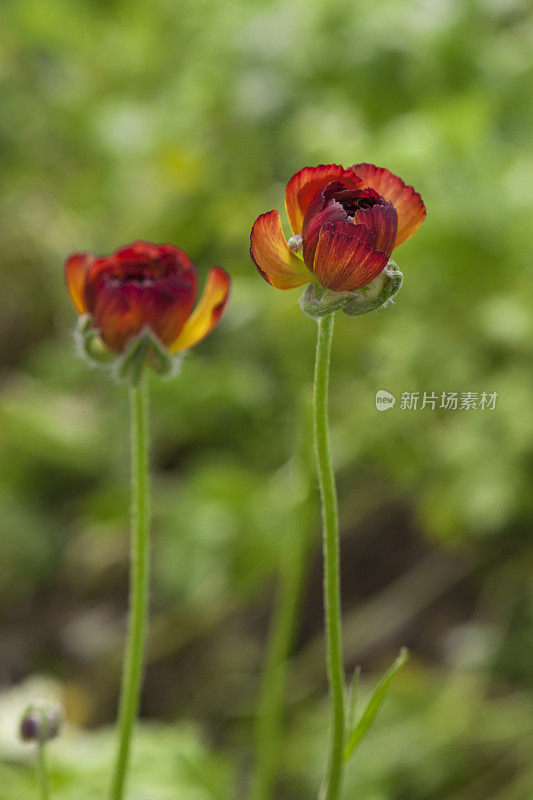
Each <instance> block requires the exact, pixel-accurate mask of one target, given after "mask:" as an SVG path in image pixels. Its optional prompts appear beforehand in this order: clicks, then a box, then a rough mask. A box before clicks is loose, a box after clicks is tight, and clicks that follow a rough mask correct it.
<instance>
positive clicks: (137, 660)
mask: <svg viewBox="0 0 533 800" xmlns="http://www.w3.org/2000/svg"><path fill="white" fill-rule="evenodd" d="M130 414H131V551H130V598H129V619H128V633H127V642H126V650H125V654H124V665H123V673H122V686H121V692H120V703H119V711H118V750H117V757H116V762H115V769H114V773H113V782H112V785H111V793H110V798H111V800H122V798H123V796H124V789H125V783H126V778H127V773H128V765H129V756H130V745H131V737H132V733H133V727H134V725H135V720H136V719H137V714H138V710H139V698H140V693H141V685H142V677H143V662H144V650H145V640H146V628H147V613H148V581H149V557H150V551H149V547H150V543H149V536H150V524H149V518H150V505H149V474H148V390H147V387H146V383H145V382H144V380H142V381H141V383H140V384H139V385H138V386H135V387H132V388H130Z"/></svg>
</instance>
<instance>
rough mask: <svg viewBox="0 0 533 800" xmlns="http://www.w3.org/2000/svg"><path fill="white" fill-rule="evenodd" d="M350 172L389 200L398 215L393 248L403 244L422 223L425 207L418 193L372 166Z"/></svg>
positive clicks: (398, 179)
mask: <svg viewBox="0 0 533 800" xmlns="http://www.w3.org/2000/svg"><path fill="white" fill-rule="evenodd" d="M352 171H353V173H354V174H355V175H357V177H359V178H361V179H362V181H363V184H364V186H365V187H366V186H367V187H369V188H371V189H375V191H376V192H378V193H379V194H380V195H381V196H382V197H384V198H385V200H389V201H390V202H391V203H392V204H393V206H394V208H395V209H396V212H397V214H398V232H397V234H396V242H395V245H394V246H395V247H399V245H401V244H403V242H405V241H407V239H409V237H410V236H412V235H413V233H415V232H416V231H417V230H418V228H419V227H420V226H421V225H422V223H423V222H424V219H425V217H426V207H425V205H424V203H423V202H422V198H421V196H420V195H419V193H418V192H415V190H414V189H413V187H412V186H408V185H407V184H406V183H404V181H403V180H402V179H401V178H399V177H398V176H397V175H394V173H393V172H390V171H389V170H388V169H385V168H384V167H376V166H375V165H374V164H356V165H355V166H354V167H352Z"/></svg>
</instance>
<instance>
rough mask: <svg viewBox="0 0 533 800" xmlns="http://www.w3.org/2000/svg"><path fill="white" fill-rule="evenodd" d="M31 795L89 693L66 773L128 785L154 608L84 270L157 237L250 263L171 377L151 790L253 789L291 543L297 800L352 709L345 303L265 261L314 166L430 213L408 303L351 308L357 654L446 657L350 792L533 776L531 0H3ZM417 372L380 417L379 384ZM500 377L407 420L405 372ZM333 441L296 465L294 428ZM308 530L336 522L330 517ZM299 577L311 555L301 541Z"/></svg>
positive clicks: (11, 768) (11, 676) (14, 487)
mask: <svg viewBox="0 0 533 800" xmlns="http://www.w3.org/2000/svg"><path fill="white" fill-rule="evenodd" d="M1 10H2V17H3V24H2V26H1V29H0V75H1V82H2V114H1V116H0V159H1V168H2V173H3V180H2V192H1V197H0V207H1V216H2V226H1V229H0V245H1V251H2V282H3V289H2V296H3V298H4V299H3V302H2V304H1V307H0V350H1V356H0V357H1V365H2V366H1V390H0V448H1V458H0V526H1V532H0V564H1V569H0V631H1V635H0V683H1V690H0V754H1V762H0V798H1V800H27V798H30V797H32V796H33V791H34V785H33V781H34V778H33V773H32V768H31V760H32V753H31V747H30V748H28V746H26V747H23V746H22V745H20V744H19V743H18V742H17V737H16V725H17V718H18V715H19V713H20V711H21V710H22V709H23V707H24V705H25V704H26V702H28V701H31V700H33V699H34V698H35V697H36V696H38V695H40V694H42V693H45V694H48V695H50V696H58V697H60V699H61V700H62V702H63V703H64V705H65V707H66V711H67V717H68V720H69V728H68V730H67V732H66V734H65V736H64V737H63V738H62V739H61V740H60V741H58V742H56V743H54V744H53V745H52V747H51V748H50V758H51V762H52V765H53V771H54V775H53V789H54V794H53V797H54V798H57V800H93V799H94V798H100V797H101V796H102V792H103V787H104V786H105V785H106V781H107V773H108V769H109V763H110V759H111V755H112V738H111V737H112V734H111V729H110V725H111V723H112V721H113V718H114V714H115V703H116V697H117V691H118V679H119V670H120V657H121V649H122V641H123V633H124V622H125V616H124V615H125V609H126V598H127V545H128V518H127V506H128V469H129V467H128V419H127V397H126V394H125V391H124V389H123V387H120V386H116V385H113V384H112V383H111V382H110V381H109V380H108V379H107V377H106V376H105V374H104V373H103V372H100V371H97V370H89V369H88V368H87V366H86V364H85V363H84V362H83V361H82V360H81V359H79V358H78V357H77V356H76V354H75V352H74V349H73V346H72V336H71V331H72V329H73V326H74V323H75V313H74V311H73V309H72V307H71V305H70V302H69V299H68V297H67V294H66V292H65V289H64V286H63V273H62V269H63V267H62V265H63V261H64V258H65V256H66V255H67V254H68V253H69V252H70V251H72V250H80V249H88V250H92V251H94V252H97V253H107V252H110V251H111V250H113V249H115V248H116V247H117V246H119V245H121V244H124V243H126V242H129V241H131V240H133V239H137V238H145V239H150V240H153V241H171V242H174V243H176V244H179V245H180V246H182V247H183V248H184V249H186V250H187V251H188V252H189V253H190V254H191V256H192V258H193V259H194V261H195V262H196V263H197V265H198V267H199V271H200V274H201V276H202V279H203V276H204V275H205V274H206V271H207V269H208V267H209V266H211V265H212V264H215V263H218V264H221V265H223V266H224V267H225V268H226V269H228V270H229V272H230V273H231V274H232V276H233V278H234V291H233V297H232V301H231V305H230V306H229V309H228V312H227V315H226V317H225V319H224V320H223V322H222V324H221V325H220V327H219V328H218V330H217V331H216V333H215V334H214V335H213V336H211V337H210V338H209V339H208V340H206V341H205V342H204V343H202V344H201V345H200V346H199V347H197V348H196V349H195V350H194V352H191V353H190V355H189V356H188V357H187V359H186V362H185V365H184V367H183V369H182V372H181V374H180V376H179V378H177V379H175V380H172V381H167V382H161V381H157V380H155V379H154V380H152V430H153V437H154V442H153V448H152V459H153V470H154V478H153V490H154V502H153V506H154V520H153V535H154V541H153V562H154V563H153V581H152V592H151V605H152V638H151V641H150V658H149V664H148V667H147V675H146V685H145V690H144V694H143V702H142V714H143V724H142V727H141V730H140V732H139V736H138V738H137V741H136V747H135V753H134V770H133V777H132V781H131V798H138V799H139V800H140V799H143V800H175V799H176V798H187V800H230V798H243V797H245V796H246V790H247V787H248V785H249V782H250V776H251V774H252V772H253V728H254V709H255V708H256V706H257V696H258V691H259V684H260V674H261V663H262V659H263V657H264V650H265V642H266V637H267V630H268V621H269V616H270V611H271V608H272V604H273V598H274V595H275V587H276V582H277V577H276V576H277V574H278V569H279V562H280V557H281V558H282V559H283V558H286V557H287V554H289V558H290V556H291V553H292V555H293V556H294V552H295V550H297V549H298V548H295V547H294V546H293V545H294V541H295V537H301V536H304V537H307V541H306V542H304V544H303V545H302V547H301V551H302V552H303V551H305V552H306V555H305V566H304V570H303V571H304V573H305V581H304V587H303V592H302V606H301V614H300V619H299V621H298V623H297V627H296V632H295V640H294V645H293V648H292V652H291V660H290V664H289V679H288V688H287V711H286V717H285V729H284V732H283V737H284V738H283V741H282V743H281V747H280V758H281V764H280V773H281V774H280V782H279V786H278V789H277V793H276V798H277V800H311V798H314V797H315V796H316V788H317V786H318V784H319V780H320V776H321V773H322V768H323V760H324V757H325V748H326V733H327V702H326V684H325V676H324V667H323V649H322V639H321V636H322V612H321V559H320V539H319V537H320V529H319V520H318V515H317V506H316V492H315V491H314V489H315V487H314V484H313V487H312V488H313V492H312V496H311V497H306V492H305V468H303V469H302V464H303V465H304V466H305V463H306V459H305V448H304V447H303V446H302V430H304V429H305V422H306V420H307V415H308V397H309V393H310V388H311V386H310V382H311V377H312V364H313V355H314V353H313V348H314V337H315V324H314V322H313V321H312V320H310V319H308V318H306V317H304V316H303V315H302V313H301V312H300V310H299V308H298V306H297V302H296V301H297V298H298V294H299V291H298V290H295V291H292V292H280V291H276V290H274V289H272V288H271V287H269V286H268V285H267V284H266V283H264V282H263V281H262V280H261V279H260V278H259V277H258V275H257V273H256V272H255V270H254V268H253V266H252V264H251V262H250V260H249V257H248V235H249V229H250V227H251V224H252V222H253V220H254V219H255V217H256V216H257V215H258V214H259V213H261V212H263V211H266V210H269V209H271V208H276V207H277V208H279V209H280V210H281V209H282V208H283V190H284V185H285V183H286V181H287V180H288V178H289V177H290V176H291V175H292V173H293V172H295V171H297V170H298V169H300V168H301V167H302V166H304V165H314V164H317V163H321V162H323V163H329V162H337V163H343V164H345V165H350V164H353V163H356V162H359V161H371V162H374V163H376V164H380V165H386V166H388V167H389V168H390V169H392V170H393V171H395V172H397V173H398V174H400V175H401V176H402V177H403V178H404V179H405V180H406V181H407V182H408V183H412V184H413V185H414V186H415V187H416V189H417V190H418V191H420V192H421V194H422V196H423V198H424V201H425V202H426V205H427V207H428V218H427V221H426V222H425V224H424V225H423V227H422V228H421V229H420V231H419V233H418V234H417V235H416V236H415V237H414V238H413V239H412V240H410V241H409V243H408V244H406V245H404V246H403V247H402V248H401V249H400V250H399V251H397V253H396V254H395V258H396V261H397V262H398V264H399V266H400V268H401V269H402V270H403V272H404V274H405V285H404V288H403V289H402V291H401V294H400V295H399V297H398V300H397V303H396V305H395V306H394V308H393V309H391V310H387V311H383V312H380V313H378V314H375V315H370V316H368V317H363V318H360V319H356V320H350V319H348V318H347V317H344V316H342V315H339V318H338V320H337V324H336V335H335V341H334V354H333V374H332V397H331V419H332V436H333V445H334V454H335V464H336V469H337V475H338V484H339V497H340V511H341V522H342V546H343V568H342V579H343V595H344V612H345V622H346V666H347V669H352V668H353V667H354V666H355V665H356V664H362V666H363V669H364V673H363V674H364V677H363V681H362V692H363V694H365V693H367V692H368V690H369V688H370V687H371V686H372V685H373V683H374V681H375V679H376V676H377V675H378V674H379V673H380V672H381V671H382V669H383V668H384V667H385V666H386V665H387V664H388V663H390V661H391V660H392V658H393V657H394V656H395V654H396V653H397V651H398V648H399V646H400V645H402V644H406V645H408V646H409V648H410V650H411V659H410V661H409V663H408V665H407V667H406V668H405V669H404V670H403V672H402V673H401V675H400V676H399V677H398V679H397V681H396V683H395V684H394V687H393V690H392V692H391V694H390V696H389V698H388V700H387V704H386V706H385V707H384V709H383V713H382V714H381V716H380V718H379V720H378V722H377V723H376V725H375V726H374V728H373V729H372V732H371V734H370V736H369V738H368V739H367V740H366V741H365V743H364V744H363V746H362V748H361V750H360V751H359V753H358V754H357V755H356V757H355V758H354V760H353V762H352V763H351V764H350V766H349V768H348V772H347V776H346V786H345V792H344V795H343V797H344V798H345V800H352V798H353V799H354V800H355V798H357V800H400V799H401V800H488V799H490V800H530V799H531V797H533V761H532V759H531V755H532V751H533V585H532V582H531V569H532V566H533V547H532V543H531V537H530V530H531V521H532V515H533V508H532V494H531V478H532V476H531V471H532V466H533V415H532V413H531V398H532V395H533V369H532V367H531V340H532V335H533V318H532V315H531V305H532V301H533V297H532V280H531V275H530V274H528V268H529V266H530V264H529V261H530V252H528V251H530V247H529V238H528V235H527V230H528V229H529V230H530V229H531V214H532V210H533V152H532V149H531V127H532V124H533V109H532V104H531V95H530V90H531V85H532V78H533V76H532V60H531V52H532V44H533V18H532V14H531V4H530V3H529V2H526V0H524V1H523V2H522V0H417V1H416V2H415V1H414V0H413V1H411V0H406V1H405V2H401V1H400V0H382V1H381V2H379V3H377V2H369V1H368V0H367V2H358V1H356V2H354V3H351V4H348V3H346V2H340V0H313V2H311V3H310V2H305V0H267V2H261V3H260V2H258V0H252V2H250V0H218V2H215V0H181V2H180V3H179V4H178V3H175V2H172V0H152V2H151V3H143V2H136V1H135V0H133V1H132V2H126V0H123V2H118V1H117V2H112V1H108V2H102V0H100V1H99V2H96V1H95V0H92V2H91V1H90V0H47V2H42V1H41V0H16V1H15V0H4V2H3V3H2V9H1ZM378 389H386V390H388V391H390V392H392V393H394V394H395V395H396V397H397V403H396V406H395V407H394V409H392V410H389V411H387V412H385V413H379V412H378V411H377V410H376V408H375V401H374V398H375V393H376V391H377V390H378ZM424 391H426V392H436V393H437V394H438V395H439V396H440V393H441V392H443V391H445V392H452V391H458V392H466V391H471V392H479V393H481V392H483V391H485V392H497V393H498V399H497V404H496V408H495V409H494V410H485V411H481V410H480V409H477V410H470V411H466V410H457V411H450V410H440V409H438V408H437V409H436V410H434V411H432V410H430V409H428V408H425V409H423V410H420V409H418V410H416V411H415V410H411V411H409V410H405V409H402V408H401V407H400V396H401V394H402V392H420V393H423V392H424ZM298 450H300V451H303V456H304V457H303V460H302V458H300V459H298V458H294V455H293V454H294V452H295V451H298ZM300 541H301V540H300ZM293 567H294V564H293Z"/></svg>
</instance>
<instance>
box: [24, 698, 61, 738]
mask: <svg viewBox="0 0 533 800" xmlns="http://www.w3.org/2000/svg"><path fill="white" fill-rule="evenodd" d="M62 725H63V709H62V708H61V707H60V706H59V705H51V704H50V703H39V704H34V705H32V706H30V707H29V708H27V709H26V711H25V712H24V714H23V716H22V719H21V721H20V738H21V739H22V741H23V742H46V741H48V740H49V739H54V738H55V737H56V736H58V735H59V733H60V732H61V727H62Z"/></svg>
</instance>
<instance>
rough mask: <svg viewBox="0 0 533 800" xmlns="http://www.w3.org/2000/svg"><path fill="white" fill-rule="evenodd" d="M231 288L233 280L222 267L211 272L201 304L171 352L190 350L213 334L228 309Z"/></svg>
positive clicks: (186, 324)
mask: <svg viewBox="0 0 533 800" xmlns="http://www.w3.org/2000/svg"><path fill="white" fill-rule="evenodd" d="M230 288H231V278H230V276H229V275H228V273H227V272H226V271H225V270H223V269H222V268H221V267H213V268H212V269H210V270H209V275H208V276H207V282H206V284H205V288H204V291H203V294H202V297H201V298H200V302H199V303H198V305H197V306H196V308H195V310H194V311H193V313H192V314H191V316H190V317H189V319H188V320H187V322H186V323H185V325H184V326H183V328H182V330H181V333H180V334H179V336H178V338H177V339H176V340H175V341H174V342H173V344H171V345H170V347H169V350H170V351H171V352H172V353H177V352H178V351H179V350H188V349H189V347H193V345H195V344H198V342H200V341H201V340H202V339H205V337H206V336H207V335H208V334H209V333H211V331H212V330H213V328H214V327H215V325H216V324H217V323H218V321H219V320H220V318H221V316H222V314H223V313H224V309H225V308H226V305H227V302H228V299H229V294H230Z"/></svg>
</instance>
